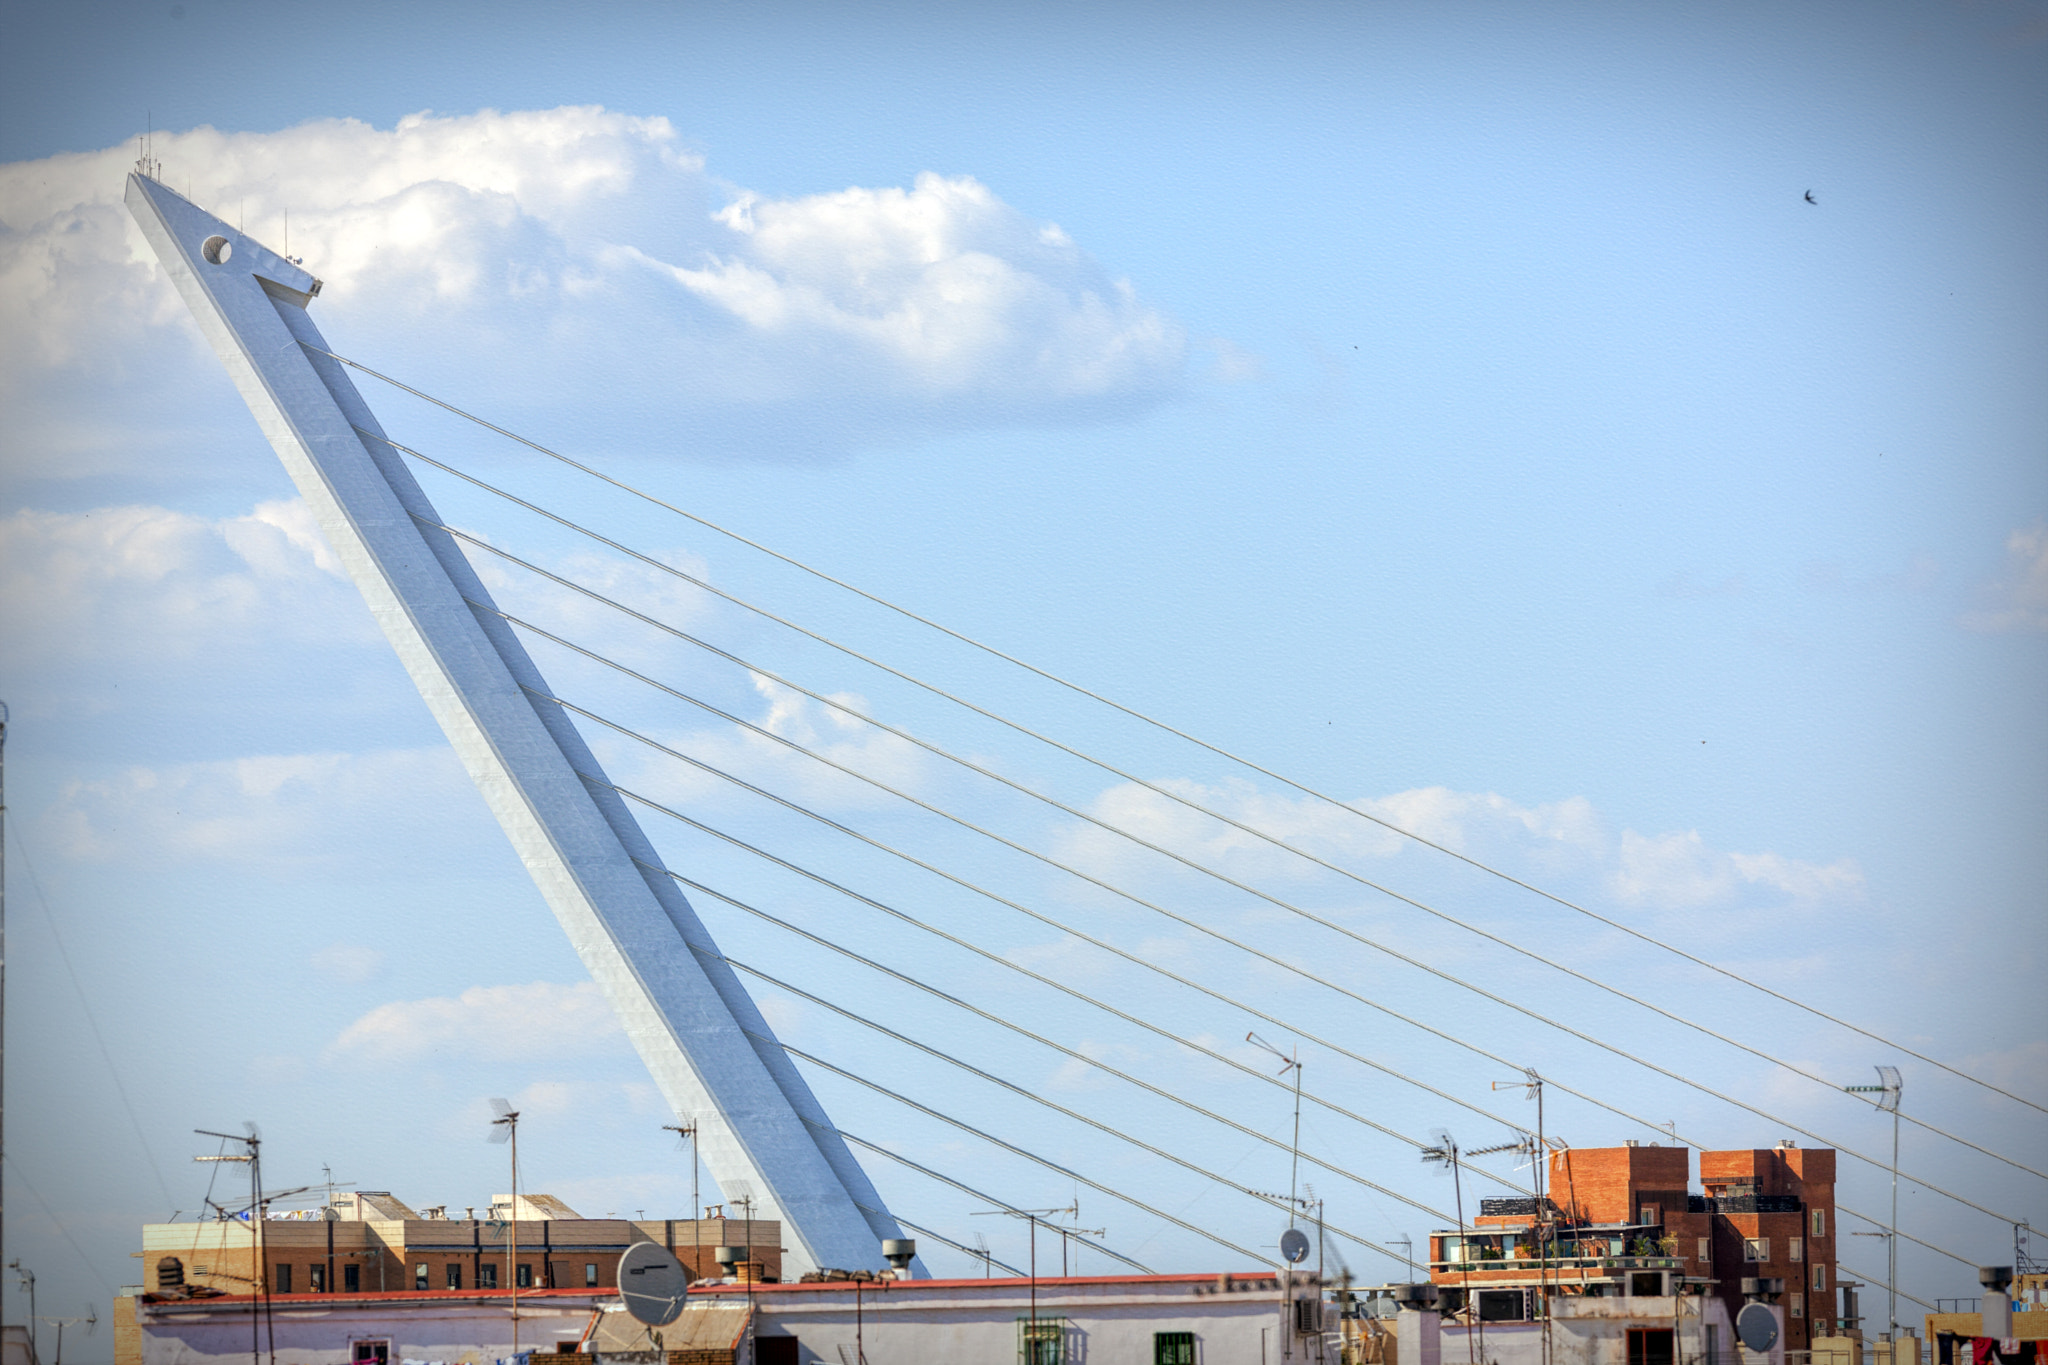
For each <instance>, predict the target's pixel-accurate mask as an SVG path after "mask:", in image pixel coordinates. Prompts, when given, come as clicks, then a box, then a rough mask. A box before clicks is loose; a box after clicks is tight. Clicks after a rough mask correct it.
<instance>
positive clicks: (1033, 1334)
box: [1017, 1318, 1067, 1365]
mask: <svg viewBox="0 0 2048 1365" xmlns="http://www.w3.org/2000/svg"><path fill="white" fill-rule="evenodd" d="M1065 1329H1066V1319H1065V1318H1018V1319H1017V1358H1018V1359H1019V1360H1020V1361H1022V1362H1023V1365H1065V1361H1066V1350H1065V1348H1066V1344H1067V1334H1066V1330H1065Z"/></svg>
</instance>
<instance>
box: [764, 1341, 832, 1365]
mask: <svg viewBox="0 0 2048 1365" xmlns="http://www.w3.org/2000/svg"><path fill="white" fill-rule="evenodd" d="M797 1355H798V1346H797V1340H796V1338H795V1337H766V1336H757V1337H755V1338H754V1361H755V1365H797ZM811 1358H812V1359H813V1360H816V1359H817V1357H816V1356H813V1357H811Z"/></svg>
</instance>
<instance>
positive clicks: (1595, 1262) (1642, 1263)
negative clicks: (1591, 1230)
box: [1429, 1255, 1685, 1274]
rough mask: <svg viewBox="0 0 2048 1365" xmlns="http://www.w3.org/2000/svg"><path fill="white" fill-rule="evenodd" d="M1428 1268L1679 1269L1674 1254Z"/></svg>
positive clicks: (1511, 1259) (1433, 1265) (1497, 1260)
mask: <svg viewBox="0 0 2048 1365" xmlns="http://www.w3.org/2000/svg"><path fill="white" fill-rule="evenodd" d="M1429 1268H1430V1269H1431V1270H1441V1271H1445V1272H1447V1273H1450V1274H1468V1273H1469V1274H1478V1273H1481V1272H1485V1271H1504V1270H1505V1271H1537V1270H1546V1269H1547V1270H1683V1269H1685V1262H1684V1261H1683V1260H1682V1259H1680V1258H1679V1257H1677V1256H1661V1255H1660V1256H1549V1257H1536V1256H1500V1257H1487V1258H1484V1259H1480V1260H1473V1261H1431V1262H1430V1263H1429Z"/></svg>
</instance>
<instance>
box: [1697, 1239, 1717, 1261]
mask: <svg viewBox="0 0 2048 1365" xmlns="http://www.w3.org/2000/svg"><path fill="white" fill-rule="evenodd" d="M1699 1259H1700V1260H1702V1261H1711V1260H1713V1259H1714V1242H1713V1239H1712V1238H1710V1237H1702V1238H1700V1254H1699Z"/></svg>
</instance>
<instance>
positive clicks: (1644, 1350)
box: [1628, 1327, 1672, 1365]
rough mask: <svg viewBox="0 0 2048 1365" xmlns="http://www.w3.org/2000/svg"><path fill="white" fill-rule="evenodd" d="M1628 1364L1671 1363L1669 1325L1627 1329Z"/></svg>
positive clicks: (1651, 1364) (1655, 1364)
mask: <svg viewBox="0 0 2048 1365" xmlns="http://www.w3.org/2000/svg"><path fill="white" fill-rule="evenodd" d="M1628 1365H1672V1355H1671V1329H1670V1328H1669V1327H1631V1328H1629V1329H1628Z"/></svg>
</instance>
